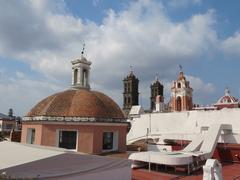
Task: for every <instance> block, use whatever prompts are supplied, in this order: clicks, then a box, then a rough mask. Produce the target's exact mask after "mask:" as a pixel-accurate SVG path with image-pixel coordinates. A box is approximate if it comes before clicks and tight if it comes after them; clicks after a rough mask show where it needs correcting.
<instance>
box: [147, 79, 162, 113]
mask: <svg viewBox="0 0 240 180" xmlns="http://www.w3.org/2000/svg"><path fill="white" fill-rule="evenodd" d="M150 88H151V97H150V103H151V110H152V111H154V110H155V109H156V97H157V96H159V95H160V96H161V97H163V85H162V84H161V83H160V82H159V80H158V77H157V76H156V79H155V80H154V81H153V83H152V84H151V86H150Z"/></svg>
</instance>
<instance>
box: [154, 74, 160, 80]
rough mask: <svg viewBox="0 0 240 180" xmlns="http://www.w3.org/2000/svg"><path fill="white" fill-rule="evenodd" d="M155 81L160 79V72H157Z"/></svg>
mask: <svg viewBox="0 0 240 180" xmlns="http://www.w3.org/2000/svg"><path fill="white" fill-rule="evenodd" d="M155 81H159V74H158V73H156V77H155Z"/></svg>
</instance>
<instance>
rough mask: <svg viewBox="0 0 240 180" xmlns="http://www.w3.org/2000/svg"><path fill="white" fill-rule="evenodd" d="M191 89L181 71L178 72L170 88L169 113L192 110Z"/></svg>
mask: <svg viewBox="0 0 240 180" xmlns="http://www.w3.org/2000/svg"><path fill="white" fill-rule="evenodd" d="M192 92H193V89H192V88H191V87H190V83H189V81H187V80H186V77H185V76H184V73H183V71H182V70H181V71H180V72H179V75H178V78H177V80H176V81H174V82H173V84H172V87H171V100H170V104H171V111H189V110H192V108H193V102H192Z"/></svg>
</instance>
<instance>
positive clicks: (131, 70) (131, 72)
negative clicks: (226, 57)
mask: <svg viewBox="0 0 240 180" xmlns="http://www.w3.org/2000/svg"><path fill="white" fill-rule="evenodd" d="M130 74H133V66H132V65H130Z"/></svg>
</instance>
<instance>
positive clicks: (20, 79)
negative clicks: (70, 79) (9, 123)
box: [0, 72, 63, 115]
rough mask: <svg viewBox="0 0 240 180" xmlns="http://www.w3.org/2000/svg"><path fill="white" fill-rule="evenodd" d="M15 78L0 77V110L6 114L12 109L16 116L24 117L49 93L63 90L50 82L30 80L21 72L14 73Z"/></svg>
mask: <svg viewBox="0 0 240 180" xmlns="http://www.w3.org/2000/svg"><path fill="white" fill-rule="evenodd" d="M16 75H17V77H16V78H13V77H11V78H9V77H7V76H5V75H2V76H1V77H0V96H1V98H0V109H1V112H2V113H7V112H8V109H9V108H13V110H14V112H15V114H16V115H25V114H26V113H27V112H28V111H29V110H30V109H31V108H32V106H33V105H34V104H36V103H37V102H38V101H40V100H41V99H43V98H45V97H46V96H47V95H50V94H51V93H54V92H57V91H60V90H63V87H60V86H56V85H54V84H52V83H50V82H46V81H42V80H36V79H31V78H28V77H27V76H26V74H24V73H23V72H16Z"/></svg>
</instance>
